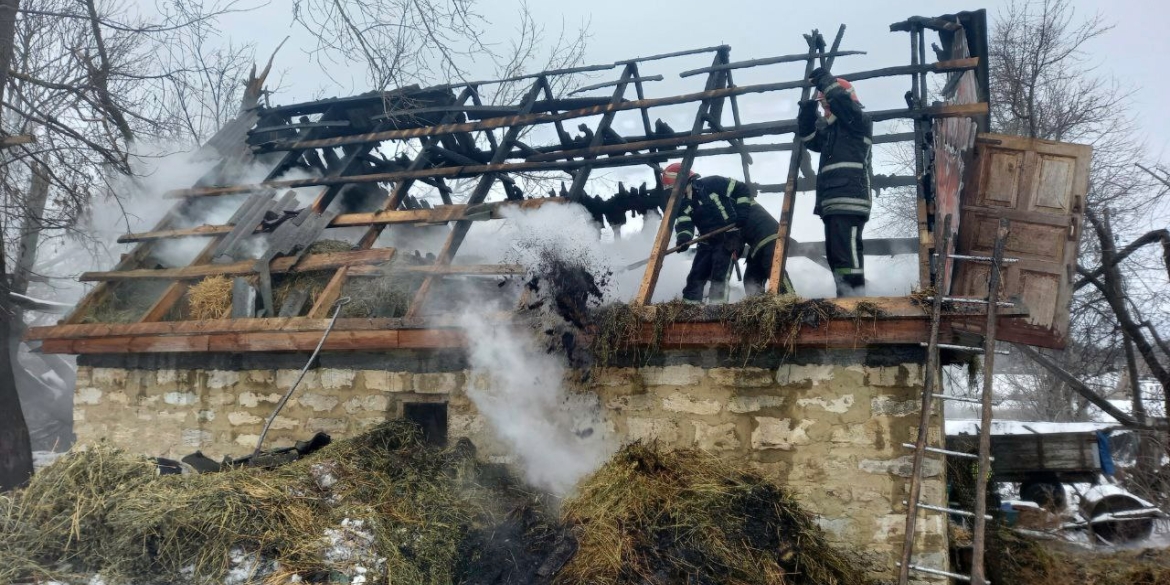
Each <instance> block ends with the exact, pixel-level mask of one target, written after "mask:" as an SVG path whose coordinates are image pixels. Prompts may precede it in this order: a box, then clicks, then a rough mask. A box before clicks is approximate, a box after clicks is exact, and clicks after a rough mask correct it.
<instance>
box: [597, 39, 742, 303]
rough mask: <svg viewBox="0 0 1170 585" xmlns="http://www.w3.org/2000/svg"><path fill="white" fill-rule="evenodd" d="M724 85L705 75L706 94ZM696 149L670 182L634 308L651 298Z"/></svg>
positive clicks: (698, 121) (702, 112) (699, 125)
mask: <svg viewBox="0 0 1170 585" xmlns="http://www.w3.org/2000/svg"><path fill="white" fill-rule="evenodd" d="M730 51H731V48H730V47H725V48H722V49H720V50H718V51H716V53H715V58H714V59H713V61H712V64H713V65H718V64H720V63H726V62H727V55H728V53H729V52H730ZM726 82H727V76H725V75H721V74H718V73H709V74H708V75H707V84H706V86H705V88H704V89H705V90H706V93H711V92H712V91H713V90H716V89H718V88H719V87H720V86H721V84H724V83H726ZM716 99H718V98H714V97H712V98H708V99H705V100H703V102H702V103H701V104H699V107H698V111H697V112H696V113H695V121H694V123H693V125H692V127H691V133H692V134H698V133H699V132H700V131H701V130H702V129H703V123H704V121H705V120H706V119H707V116H708V114H710V112H711V108H712V106H713V105H714V103H715V100H716ZM618 146H625V145H618ZM594 150H596V149H594ZM698 150H699V146H698V144H694V145H688V146H687V150H686V152H685V153H684V154H683V157H682V160H681V161H680V163H679V165H680V166H679V169H678V176H679V177H682V178H683V180H676V181H675V182H674V185H673V186H672V188H671V190H670V198H669V199H667V202H666V206H665V207H664V208H663V210H662V221H661V222H660V223H659V224H658V232H657V233H655V234H654V242H653V243H652V244H651V245H650V257H649V262H647V263H646V271H645V272H644V273H643V274H642V282H641V284H640V285H639V286H638V293H637V295H636V296H635V297H634V300H633V304H634V305H647V304H649V303H650V302H651V301H652V300H653V299H654V287H655V286H657V284H658V274H659V272H661V270H662V261H663V257H664V256H665V253H666V249H667V247H669V246H670V238H671V236H672V235H673V233H674V221H675V218H676V217H677V215H678V211H679V208H680V207H681V206H682V198H683V197H684V192H685V190H686V186H687V184H686V183H687V181H686V180H685V178H686V177H687V176H688V174H689V173H690V172H691V164H693V163H694V162H695V153H696V152H698Z"/></svg>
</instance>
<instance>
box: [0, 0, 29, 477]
mask: <svg viewBox="0 0 1170 585" xmlns="http://www.w3.org/2000/svg"><path fill="white" fill-rule="evenodd" d="M19 7H20V0H0V103H3V97H4V87H5V86H6V85H7V84H8V68H9V67H10V66H11V65H12V49H13V46H12V45H13V39H14V36H15V34H16V10H17V8H19ZM2 228H3V226H2V225H0V233H3V229H2ZM10 283H11V281H10V280H9V276H8V270H7V265H6V263H5V257H4V246H3V242H0V491H8V490H11V489H13V488H16V487H20V486H22V485H24V484H25V483H27V482H28V480H29V478H30V477H32V472H33V465H32V445H31V444H30V442H29V437H28V425H27V424H25V421H24V411H22V410H21V408H20V396H19V395H18V394H17V393H16V378H15V374H14V373H13V369H12V367H13V363H12V350H11V344H10V342H9V340H10V339H11V338H12V325H13V323H14V321H13V317H14V316H15V312H14V310H13V307H12V303H11V302H10V300H9V296H8V291H9V287H10Z"/></svg>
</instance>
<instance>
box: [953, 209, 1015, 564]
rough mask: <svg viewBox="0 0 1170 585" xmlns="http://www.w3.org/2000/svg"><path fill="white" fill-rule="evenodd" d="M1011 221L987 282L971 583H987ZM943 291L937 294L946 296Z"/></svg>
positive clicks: (998, 240)
mask: <svg viewBox="0 0 1170 585" xmlns="http://www.w3.org/2000/svg"><path fill="white" fill-rule="evenodd" d="M1009 225H1010V224H1009V222H1008V220H1007V218H1001V219H1000V220H999V229H998V230H997V231H996V233H995V248H994V249H993V251H992V253H991V272H990V274H991V278H990V279H989V281H988V283H987V328H986V329H985V330H984V332H983V396H981V399H982V402H983V404H982V409H981V411H980V417H979V424H980V427H979V476H978V477H976V478H975V510H974V512H975V530H973V531H972V536H971V583H972V584H973V585H985V584H986V583H987V579H986V578H985V577H984V570H983V552H984V550H983V549H984V545H985V543H986V541H987V522H986V521H985V519H984V514H986V513H987V478H988V477H989V476H990V475H991V400H992V384H993V382H994V378H995V326H996V313H997V308H998V304H999V280H1000V267H1001V264H1003V249H1004V246H1005V245H1006V244H1007V237H1008V229H1009ZM943 293H944V291H941V290H940V291H939V292H938V293H936V294H935V298H936V299H937V298H939V297H941V296H943Z"/></svg>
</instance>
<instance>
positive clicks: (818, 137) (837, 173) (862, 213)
mask: <svg viewBox="0 0 1170 585" xmlns="http://www.w3.org/2000/svg"><path fill="white" fill-rule="evenodd" d="M809 80H810V81H811V82H813V83H814V84H815V85H816V87H817V89H818V90H820V91H819V93H818V94H817V99H816V100H815V101H814V100H807V101H804V102H801V104H800V113H799V115H798V117H797V124H798V132H799V133H800V138H801V140H802V141H803V142H804V146H805V148H807V149H809V150H811V151H813V152H819V153H821V161H820V170H819V171H818V173H817V200H816V206H815V207H814V208H813V212H814V213H816V214H817V215H819V216H821V219H822V220H823V221H824V222H825V255H826V256H827V258H828V260H829V267H830V268H831V269H832V270H833V281H834V282H835V283H836V285H837V296H838V297H847V296H865V257H864V248H863V246H862V230H864V229H865V222H866V221H867V220H868V219H869V210H870V175H871V173H872V168H871V156H872V153H871V151H872V150H873V121H872V120H870V117H869V115H867V114H866V113H865V111H864V110H863V109H862V106H861V102H860V100H858V98H857V93H856V92H855V91H854V90H853V85H852V84H850V83H849V82H848V81H846V80H844V79H841V78H835V77H833V74H832V73H829V71H828V70H826V69H825V68H823V67H818V68H817V69H815V70H813V72H812V75H811V76H810V77H809ZM818 102H819V103H820V105H821V107H822V108H823V109H824V111H825V112H824V116H823V117H819V116H817V104H818Z"/></svg>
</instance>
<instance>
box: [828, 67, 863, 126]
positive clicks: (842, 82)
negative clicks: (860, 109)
mask: <svg viewBox="0 0 1170 585" xmlns="http://www.w3.org/2000/svg"><path fill="white" fill-rule="evenodd" d="M837 85H840V86H841V89H844V90H845V91H847V92H849V97H851V98H853V101H855V102H858V103H861V100H860V99H858V98H857V92H856V91H854V90H853V84H852V83H849V82H848V81H847V80H845V78H843V77H838V78H837ZM817 100H818V101H820V102H821V107H823V108H825V115H826V116H828V115H829V114H831V113H832V112H830V111H829V102H828V100H826V99H825V94H824V93H823V92H819V91H818V92H817Z"/></svg>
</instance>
